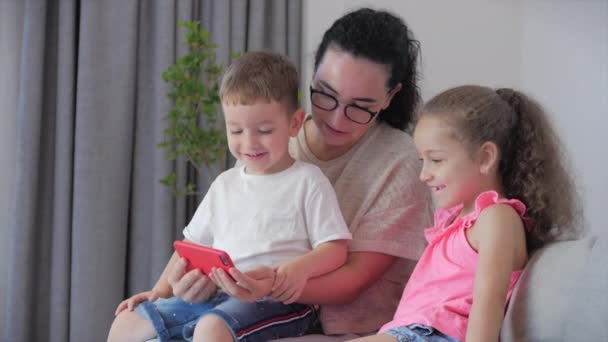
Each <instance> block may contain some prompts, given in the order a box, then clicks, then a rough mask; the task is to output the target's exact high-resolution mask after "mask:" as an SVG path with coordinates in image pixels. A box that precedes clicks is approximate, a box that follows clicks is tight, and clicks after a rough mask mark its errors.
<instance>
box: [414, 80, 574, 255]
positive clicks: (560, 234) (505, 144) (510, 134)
mask: <svg viewBox="0 0 608 342" xmlns="http://www.w3.org/2000/svg"><path fill="white" fill-rule="evenodd" d="M420 115H438V116H440V117H441V119H444V121H445V122H446V123H447V124H448V125H450V126H451V127H452V128H453V129H452V131H453V133H454V135H455V136H456V138H457V139H458V140H459V141H461V142H462V143H464V144H465V146H467V148H469V149H470V150H471V152H472V151H475V150H476V149H477V148H478V147H479V146H481V145H482V144H483V143H484V142H488V141H489V142H493V143H495V144H496V145H497V146H498V148H499V150H500V162H499V166H498V172H499V176H500V180H501V182H502V185H503V187H504V191H505V196H507V197H508V198H516V199H519V200H521V201H522V202H523V203H524V204H525V205H526V207H527V211H526V215H527V216H528V217H529V218H530V219H531V220H532V221H531V224H530V226H528V227H527V228H528V229H527V232H526V241H527V245H528V250H529V251H533V250H535V249H537V248H539V247H541V246H543V245H544V244H545V243H547V242H550V241H553V240H556V239H562V238H572V237H574V236H576V235H578V233H579V232H580V229H581V228H582V227H581V225H582V222H581V215H580V207H579V205H578V203H579V201H578V194H577V192H576V189H575V187H574V182H573V180H572V178H571V176H570V174H569V172H568V164H567V163H566V158H565V154H564V152H563V150H562V147H561V142H560V139H559V137H558V136H557V134H556V132H555V130H554V129H553V127H552V125H551V123H550V122H549V119H548V117H547V115H546V114H545V111H544V110H543V109H542V107H541V106H540V105H539V104H538V103H537V102H536V101H534V100H532V99H531V98H529V97H528V96H526V95H524V94H522V93H521V92H518V91H515V90H513V89H507V88H501V89H498V90H493V89H490V88H487V87H481V86H460V87H456V88H452V89H449V90H447V91H444V92H443V93H441V94H439V95H437V96H435V97H434V98H433V99H431V100H430V101H429V102H428V103H426V104H425V105H424V107H423V108H422V110H421V111H420Z"/></svg>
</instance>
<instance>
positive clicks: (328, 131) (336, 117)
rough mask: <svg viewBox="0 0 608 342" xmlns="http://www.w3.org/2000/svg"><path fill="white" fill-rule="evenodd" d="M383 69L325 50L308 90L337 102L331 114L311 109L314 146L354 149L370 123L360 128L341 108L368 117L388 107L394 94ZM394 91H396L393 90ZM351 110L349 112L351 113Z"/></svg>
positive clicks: (365, 61) (313, 107) (317, 108)
mask: <svg viewBox="0 0 608 342" xmlns="http://www.w3.org/2000/svg"><path fill="white" fill-rule="evenodd" d="M387 80H388V70H387V68H386V66H384V65H381V64H377V63H374V62H372V61H370V60H368V59H365V58H358V57H353V55H351V54H349V53H347V52H344V51H341V50H339V49H335V48H334V49H332V48H330V49H327V51H326V52H325V56H324V57H323V59H322V61H321V63H319V67H318V69H317V71H316V73H315V75H314V77H313V80H312V84H311V86H312V88H313V89H314V90H315V91H320V92H323V93H325V94H327V95H331V96H332V97H334V98H336V99H337V100H338V106H337V107H336V108H334V109H333V110H324V109H321V108H319V107H317V106H315V105H314V103H313V105H312V117H313V121H314V123H315V125H316V127H317V128H318V133H319V134H318V135H316V136H315V137H316V138H318V139H322V140H323V141H320V142H316V143H320V144H321V145H325V146H328V147H334V148H336V147H338V148H340V147H342V148H345V149H348V148H350V147H351V146H352V145H354V144H355V143H356V142H357V141H358V140H359V139H360V138H361V137H362V136H363V135H364V134H365V132H367V130H368V129H369V127H370V126H371V124H372V123H373V122H374V121H375V120H376V116H373V120H372V121H370V122H369V123H366V124H360V123H357V122H354V121H352V120H351V119H349V118H348V117H347V116H346V115H345V114H344V113H345V106H348V105H353V106H351V107H358V108H355V110H356V111H359V109H363V110H367V111H369V112H371V113H373V114H372V115H374V114H376V113H378V112H379V111H380V110H382V109H384V108H386V107H388V105H389V104H390V100H391V98H392V95H393V94H394V93H395V91H389V90H390V89H388V87H387ZM397 90H398V89H397ZM351 111H352V109H349V113H351Z"/></svg>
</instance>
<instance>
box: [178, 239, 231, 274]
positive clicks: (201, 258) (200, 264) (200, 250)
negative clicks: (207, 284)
mask: <svg viewBox="0 0 608 342" xmlns="http://www.w3.org/2000/svg"><path fill="white" fill-rule="evenodd" d="M173 247H175V251H177V254H179V256H181V257H182V258H184V259H186V260H188V266H186V271H190V270H193V269H196V268H198V269H199V270H201V272H203V273H204V274H209V273H210V272H211V268H212V267H216V268H220V269H223V270H224V271H225V272H226V273H228V270H229V269H230V268H232V267H234V264H233V263H232V259H230V256H228V253H226V252H224V251H222V250H219V249H215V248H210V247H205V246H201V245H197V244H194V243H191V242H187V241H181V240H180V241H175V242H174V243H173ZM228 275H230V274H228Z"/></svg>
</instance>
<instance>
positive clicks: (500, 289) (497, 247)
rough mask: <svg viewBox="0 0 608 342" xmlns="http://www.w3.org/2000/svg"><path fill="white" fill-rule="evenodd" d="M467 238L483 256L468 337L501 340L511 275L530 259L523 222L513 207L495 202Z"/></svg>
mask: <svg viewBox="0 0 608 342" xmlns="http://www.w3.org/2000/svg"><path fill="white" fill-rule="evenodd" d="M467 237H468V238H469V242H470V243H471V245H472V246H473V247H474V248H475V249H477V251H478V253H479V259H478V261H477V270H476V273H475V285H474V291H473V306H472V308H471V312H470V314H469V323H468V327H467V335H466V340H467V341H472V342H474V341H498V338H499V334H500V327H501V325H502V320H503V318H504V310H505V302H506V297H507V292H508V290H509V283H510V280H511V274H512V272H513V271H514V270H517V269H521V268H522V267H523V266H524V265H525V262H526V259H527V255H526V252H525V251H526V240H525V232H524V227H523V223H522V221H521V219H520V217H519V215H518V214H517V213H516V212H515V210H514V209H513V208H511V207H510V206H507V205H495V206H491V207H488V208H487V209H485V210H484V211H482V212H481V214H480V215H479V218H478V219H477V222H476V223H475V225H474V226H473V228H471V230H470V232H469V234H468V235H467Z"/></svg>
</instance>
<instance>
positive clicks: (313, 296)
mask: <svg viewBox="0 0 608 342" xmlns="http://www.w3.org/2000/svg"><path fill="white" fill-rule="evenodd" d="M395 259H396V257H395V256H392V255H388V254H383V253H377V252H350V253H348V258H347V260H346V263H345V264H344V265H342V267H340V268H338V269H336V270H335V271H333V272H330V273H327V274H324V275H322V276H320V277H316V278H311V279H309V280H308V283H307V284H306V287H305V288H304V291H303V292H302V295H301V296H300V298H299V299H298V302H300V303H309V304H347V303H350V302H352V301H354V300H355V299H356V298H357V297H358V296H359V294H360V293H361V292H363V290H365V289H367V288H368V287H369V286H371V285H372V284H373V283H375V282H376V281H377V280H378V279H380V277H381V276H382V274H384V272H386V270H388V268H389V267H390V266H391V265H392V264H393V261H395Z"/></svg>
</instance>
